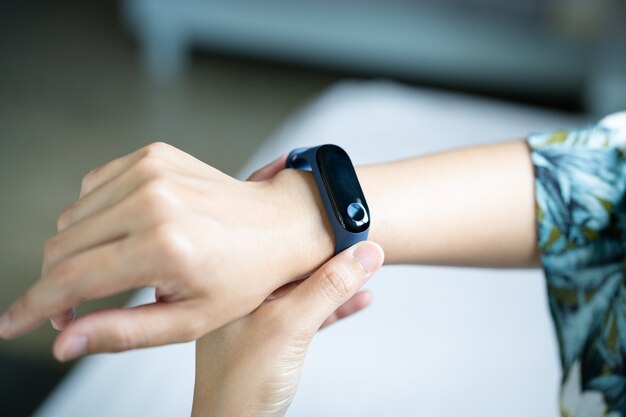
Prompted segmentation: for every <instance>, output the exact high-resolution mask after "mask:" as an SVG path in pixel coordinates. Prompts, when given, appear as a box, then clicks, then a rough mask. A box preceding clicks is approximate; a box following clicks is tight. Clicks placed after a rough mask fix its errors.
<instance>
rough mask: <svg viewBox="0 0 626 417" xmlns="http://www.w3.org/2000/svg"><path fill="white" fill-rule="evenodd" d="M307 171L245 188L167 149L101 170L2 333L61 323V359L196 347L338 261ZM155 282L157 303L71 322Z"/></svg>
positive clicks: (147, 150)
mask: <svg viewBox="0 0 626 417" xmlns="http://www.w3.org/2000/svg"><path fill="white" fill-rule="evenodd" d="M273 166H274V167H278V165H277V164H276V163H275V164H274V165H273ZM275 171H276V169H274V168H270V169H269V171H268V168H265V169H264V171H263V170H262V171H260V172H258V173H257V174H255V176H254V178H253V179H261V178H267V177H269V176H271V175H273V174H275V173H276V172H275ZM288 171H289V172H288ZM270 174H271V175H270ZM306 174H307V173H302V172H297V173H296V172H295V171H293V170H286V171H283V172H280V173H279V174H278V175H276V176H274V177H273V178H272V179H271V180H269V181H250V182H245V181H238V180H235V179H233V178H231V177H229V176H227V175H225V174H223V173H221V172H220V171H218V170H216V169H214V168H212V167H210V166H208V165H206V164H204V163H203V162H201V161H199V160H197V159H195V158H193V157H191V156H190V155H188V154H186V153H184V152H182V151H180V150H178V149H176V148H173V147H171V146H169V145H166V144H162V143H155V144H152V145H149V146H147V147H144V148H142V149H140V150H138V151H136V152H134V153H132V154H129V155H127V156H124V157H122V158H119V159H117V160H114V161H112V162H110V163H108V164H106V165H104V166H103V167H101V168H99V169H96V170H94V171H92V172H90V173H89V174H88V175H87V176H86V177H85V178H84V180H83V183H82V187H81V192H80V199H79V200H78V201H77V202H76V203H74V204H73V205H72V206H70V207H69V208H68V209H67V210H65V211H64V212H63V213H62V214H61V216H60V217H59V220H58V233H57V234H56V235H55V236H53V237H52V238H51V239H50V240H49V241H48V242H47V243H46V246H45V253H44V261H43V268H42V278H41V279H40V280H39V281H38V282H37V283H35V284H34V285H33V286H32V287H31V288H30V289H29V290H28V291H27V292H26V293H25V294H24V295H23V296H22V297H21V298H19V299H18V300H17V301H15V303H13V305H12V306H11V307H10V308H9V310H8V311H7V313H5V314H4V315H3V316H2V317H1V318H0V336H2V337H3V338H14V337H17V336H19V335H21V334H24V333H26V332H28V331H31V330H33V329H34V328H36V327H37V326H39V325H40V324H41V323H42V322H44V321H45V320H47V319H49V318H52V319H53V325H54V326H55V327H57V328H59V329H63V331H62V333H61V334H60V336H59V337H58V338H57V340H56V342H55V346H54V354H55V356H56V357H57V358H58V359H60V360H69V359H73V358H75V357H78V356H81V355H83V354H86V353H94V352H112V351H121V350H127V349H133V348H140V347H148V346H155V345H161V344H166V343H175V342H183V341H189V340H193V339H196V338H198V337H200V336H203V335H204V334H206V333H208V332H209V331H211V330H214V329H216V328H218V327H221V326H223V325H225V324H227V323H229V322H231V321H233V320H236V319H238V318H240V317H243V316H244V315H246V314H248V313H249V312H251V311H252V310H254V309H255V308H256V307H258V306H259V305H260V304H261V303H262V302H263V300H265V299H266V298H267V296H268V295H269V294H270V293H272V291H274V290H275V289H276V288H278V287H280V286H282V285H284V284H286V283H288V282H290V281H293V280H294V279H297V278H299V277H302V276H303V275H305V274H307V273H310V272H311V271H313V270H314V269H315V268H316V267H318V266H319V265H321V264H322V263H323V262H324V261H325V260H326V259H328V257H329V256H330V255H331V254H332V245H333V243H332V237H331V236H332V234H331V233H330V232H328V230H329V225H328V224H327V220H326V219H325V217H324V211H323V209H322V206H321V204H322V203H321V201H320V199H319V195H318V193H317V191H316V189H315V185H314V183H313V182H312V181H313V179H312V178H310V176H308V177H307V175H306ZM146 286H150V287H155V288H156V296H157V302H156V303H153V304H149V305H145V306H140V307H135V308H128V309H127V308H122V309H109V310H103V311H98V312H95V313H91V314H88V315H86V316H85V317H82V318H80V319H78V320H76V321H75V322H73V323H72V322H71V321H72V319H73V311H74V310H73V307H74V306H75V305H77V304H79V303H80V302H81V301H84V300H88V299H94V298H100V297H106V296H109V295H112V294H116V293H119V292H122V291H125V290H130V289H133V288H140V287H146ZM70 323H71V324H70Z"/></svg>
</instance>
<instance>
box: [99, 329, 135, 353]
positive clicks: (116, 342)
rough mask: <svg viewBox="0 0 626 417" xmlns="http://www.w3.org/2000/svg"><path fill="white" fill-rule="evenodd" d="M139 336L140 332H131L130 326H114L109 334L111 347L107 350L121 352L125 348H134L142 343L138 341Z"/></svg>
mask: <svg viewBox="0 0 626 417" xmlns="http://www.w3.org/2000/svg"><path fill="white" fill-rule="evenodd" d="M139 337H140V334H139V333H137V332H131V331H130V329H129V328H128V326H124V325H117V326H113V327H112V328H111V329H110V331H109V334H108V339H109V343H110V348H109V349H106V350H110V351H113V352H121V351H124V350H130V349H134V348H135V347H138V346H139V345H140V343H139V342H138V338H139Z"/></svg>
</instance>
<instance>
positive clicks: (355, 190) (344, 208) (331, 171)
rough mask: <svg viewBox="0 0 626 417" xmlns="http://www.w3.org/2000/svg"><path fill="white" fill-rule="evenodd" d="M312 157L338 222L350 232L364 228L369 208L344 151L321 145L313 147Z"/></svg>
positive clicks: (337, 147) (366, 226)
mask: <svg viewBox="0 0 626 417" xmlns="http://www.w3.org/2000/svg"><path fill="white" fill-rule="evenodd" d="M316 158H317V166H318V167H319V171H320V175H321V177H322V180H323V181H324V187H325V188H326V193H327V194H328V198H329V200H330V204H331V205H332V207H333V211H334V212H335V217H336V218H337V221H338V222H339V224H341V226H342V227H343V228H344V229H346V230H348V231H350V232H352V233H360V232H364V231H365V230H367V228H368V227H369V224H370V216H369V208H368V207H367V202H366V201H365V196H364V195H363V190H361V186H360V185H359V180H358V178H357V176H356V172H355V171H354V166H352V162H351V161H350V158H349V157H348V154H347V153H346V152H345V151H344V150H343V149H341V148H340V147H339V146H335V145H323V146H320V147H319V149H318V150H317V155H316Z"/></svg>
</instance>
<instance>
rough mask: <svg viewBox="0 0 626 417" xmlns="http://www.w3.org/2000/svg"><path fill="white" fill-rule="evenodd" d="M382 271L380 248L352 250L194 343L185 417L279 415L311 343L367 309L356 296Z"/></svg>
mask: <svg viewBox="0 0 626 417" xmlns="http://www.w3.org/2000/svg"><path fill="white" fill-rule="evenodd" d="M382 263H383V252H382V249H381V247H380V246H378V245H377V244H375V243H373V242H362V243H359V244H357V245H355V246H353V247H351V248H348V249H346V250H345V251H344V252H342V253H340V254H339V255H337V256H335V257H334V258H333V259H331V260H330V261H328V262H327V263H326V264H325V265H323V266H322V267H321V268H320V269H319V270H318V271H317V272H315V273H314V274H313V275H312V276H311V277H310V278H308V279H306V280H304V281H303V282H302V283H300V284H296V283H291V284H289V285H287V286H286V287H284V288H282V289H281V291H280V293H279V294H277V297H276V298H273V299H271V300H268V301H266V302H265V303H263V304H262V305H261V306H260V307H259V308H258V309H256V310H255V311H254V312H252V313H251V314H249V315H247V316H245V317H243V318H241V319H239V320H237V321H235V322H232V323H230V324H229V325H227V326H224V327H222V328H220V329H218V330H216V331H214V332H212V333H210V334H208V335H207V336H205V337H204V338H202V339H200V340H199V341H198V342H197V343H196V385H195V393H194V405H193V412H192V416H195V417H209V416H210V417H220V416H239V417H246V416H250V417H266V416H268V417H269V416H282V415H284V413H285V411H286V410H287V407H289V404H290V403H291V400H292V399H293V396H294V394H295V392H296V388H297V384H298V380H299V377H300V371H301V369H302V364H303V361H304V357H305V354H306V351H307V348H308V346H309V343H310V341H311V339H312V338H313V335H314V334H315V332H316V331H317V330H318V329H319V328H320V326H323V325H325V324H329V323H331V322H333V321H335V320H337V319H339V318H342V317H346V316H348V315H350V314H352V313H354V312H356V311H358V310H360V309H362V308H363V307H365V306H366V305H368V304H369V302H370V296H369V294H368V293H366V292H359V293H357V291H358V289H359V288H361V286H363V284H365V282H366V281H367V280H368V279H369V277H370V276H371V275H372V274H373V273H374V272H376V271H377V270H378V269H379V268H380V266H381V265H382ZM339 306H341V307H339Z"/></svg>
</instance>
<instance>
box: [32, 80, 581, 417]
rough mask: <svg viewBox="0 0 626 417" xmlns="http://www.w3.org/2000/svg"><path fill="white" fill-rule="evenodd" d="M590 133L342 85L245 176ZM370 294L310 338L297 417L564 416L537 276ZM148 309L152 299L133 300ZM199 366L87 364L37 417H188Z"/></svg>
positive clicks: (461, 272) (150, 361)
mask: <svg viewBox="0 0 626 417" xmlns="http://www.w3.org/2000/svg"><path fill="white" fill-rule="evenodd" d="M582 122H584V121H582V120H580V119H578V118H575V117H573V116H568V115H563V114H557V113H551V112H547V111H545V110H541V109H533V108H528V107H523V106H517V105H511V104H508V103H502V102H497V101H491V100H485V99H477V98H475V97H467V96H460V95H455V94H449V93H441V92H433V91H429V90H421V89H413V88H408V87H403V86H400V85H396V84H392V83H388V82H344V83H341V84H338V85H336V86H335V87H333V88H331V89H330V90H328V91H327V92H325V93H324V94H322V95H321V96H320V97H319V98H317V99H316V100H314V101H313V102H312V103H311V104H310V105H308V106H306V107H305V108H303V109H302V110H301V111H299V112H298V113H297V114H296V115H294V116H293V117H292V118H291V119H290V120H288V121H287V122H286V123H285V124H284V125H283V127H282V128H281V129H280V130H279V131H278V132H277V133H276V134H275V135H274V136H273V137H272V138H270V139H269V140H268V141H267V142H266V143H265V144H264V146H263V147H262V148H261V149H259V151H258V152H257V153H256V154H255V155H254V156H253V157H252V158H251V159H250V161H249V162H248V163H247V164H246V166H245V167H244V169H243V170H242V172H241V175H240V176H241V177H242V178H245V176H246V175H247V174H249V173H250V172H252V171H253V170H254V169H255V168H257V167H259V166H261V165H263V164H265V163H266V162H268V161H270V160H272V159H273V158H275V157H276V156H277V155H279V154H281V153H284V152H287V151H289V150H290V149H292V148H294V147H300V146H309V145H316V144H320V143H336V144H338V145H340V146H342V147H344V148H345V149H346V150H347V152H348V153H349V154H350V155H351V158H352V160H353V162H354V163H355V164H364V163H372V162H379V161H384V160H390V159H397V158H405V157H408V156H411V155H418V154H422V153H426V152H433V151H437V150H442V149H449V148H454V147H458V146H464V145H469V144H476V143H483V142H491V141H495V140H502V139H506V138H520V137H524V136H525V135H526V134H527V133H528V132H529V131H532V130H538V129H550V128H557V127H564V126H565V127H568V126H575V125H578V124H580V123H582ZM374 209H375V208H374ZM415 215H416V216H419V213H415ZM512 221H514V219H512ZM415 238H416V239H419V238H420V237H419V236H415ZM368 288H370V289H371V290H372V292H373V295H374V302H373V304H372V306H371V307H370V308H368V309H367V310H366V311H364V312H362V313H359V314H358V315H356V316H355V317H353V318H350V319H349V320H345V321H343V322H341V323H339V324H336V325H334V326H332V327H331V328H329V329H327V330H324V331H322V332H321V333H320V334H319V335H318V336H317V338H316V339H315V340H314V342H313V344H312V346H311V350H310V352H309V355H308V357H307V362H306V364H305V368H304V373H303V377H302V382H301V385H300V389H299V392H298V394H297V395H296V398H295V400H294V403H293V405H292V407H291V408H290V411H289V413H288V415H291V416H300V417H309V416H310V417H319V416H341V417H351V416H355V417H356V416H359V417H365V416H372V417H374V416H376V417H380V416H418V415H419V416H428V417H444V416H445V417H449V416H456V415H462V416H466V417H470V416H476V417H490V416H494V417H496V416H497V417H501V416H507V417H516V416H519V417H528V416H542V417H550V416H556V415H557V414H558V413H557V411H558V410H557V396H558V380H559V377H560V369H559V365H558V354H557V346H556V341H555V337H554V334H553V328H552V323H551V321H550V317H549V311H548V306H547V300H546V294H545V286H544V280H543V277H542V274H541V272H540V271H538V270H517V271H510V270H482V269H465V268H436V267H409V266H392V267H385V268H383V270H382V271H381V272H380V273H378V275H377V276H375V277H374V278H373V279H372V280H371V281H370V283H369V284H368ZM151 299H153V291H151V290H143V291H141V292H139V293H138V295H137V297H136V299H135V301H134V302H135V303H143V302H147V301H150V300H151ZM193 368H194V355H193V344H192V343H188V344H182V345H172V346H165V347H159V348H153V349H146V350H141V351H134V352H126V353H122V354H115V355H98V356H93V357H89V358H86V359H83V360H82V361H81V362H80V363H79V364H78V365H77V367H76V368H75V369H74V370H73V371H72V372H71V374H70V375H69V376H68V377H67V378H66V380H65V381H64V382H63V383H62V384H61V385H60V386H59V387H58V388H57V389H56V390H55V392H54V393H53V394H52V395H51V397H50V398H49V399H48V401H47V402H46V403H45V404H44V405H43V406H42V407H41V409H40V410H39V412H38V413H37V414H36V416H37V417H75V416H76V417H78V416H87V415H88V416H90V417H105V416H107V417H109V416H115V417H126V416H128V417H131V416H132V417H137V416H150V417H160V416H163V417H165V416H168V417H170V416H185V415H188V414H189V412H190V409H191V399H192V390H193V373H194V369H193Z"/></svg>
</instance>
